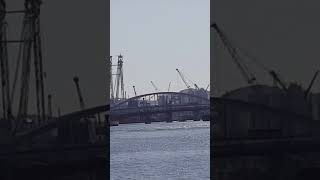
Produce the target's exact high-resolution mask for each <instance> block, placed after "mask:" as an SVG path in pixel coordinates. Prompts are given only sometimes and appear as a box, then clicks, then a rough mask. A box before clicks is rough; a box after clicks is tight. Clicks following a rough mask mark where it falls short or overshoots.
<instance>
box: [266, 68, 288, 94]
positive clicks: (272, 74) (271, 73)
mask: <svg viewBox="0 0 320 180" xmlns="http://www.w3.org/2000/svg"><path fill="white" fill-rule="evenodd" d="M269 74H270V75H271V76H272V78H273V79H274V80H275V81H276V82H277V83H278V84H280V86H281V87H282V89H283V90H285V91H287V90H288V88H287V86H286V84H285V83H284V82H283V81H282V80H281V79H280V77H279V75H278V74H277V73H276V72H275V71H273V70H271V71H269Z"/></svg>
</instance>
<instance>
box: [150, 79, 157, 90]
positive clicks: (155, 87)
mask: <svg viewBox="0 0 320 180" xmlns="http://www.w3.org/2000/svg"><path fill="white" fill-rule="evenodd" d="M150 82H151V84H152V86H153V87H154V89H155V91H156V92H159V89H158V87H157V86H156V85H155V84H154V83H153V82H152V81H150Z"/></svg>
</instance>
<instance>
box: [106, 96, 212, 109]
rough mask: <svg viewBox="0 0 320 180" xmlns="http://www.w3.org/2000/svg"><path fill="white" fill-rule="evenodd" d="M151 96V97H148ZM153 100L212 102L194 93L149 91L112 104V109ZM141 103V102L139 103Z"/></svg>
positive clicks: (168, 102)
mask: <svg viewBox="0 0 320 180" xmlns="http://www.w3.org/2000/svg"><path fill="white" fill-rule="evenodd" d="M148 98H149V99H148ZM142 101H145V102H147V103H148V102H153V103H167V104H171V103H172V102H175V103H178V104H187V103H198V104H210V100H209V99H208V98H205V97H202V96H197V95H193V94H187V93H180V92H156V93H148V94H143V95H139V96H135V97H132V98H129V99H126V100H124V101H121V102H118V103H115V104H113V105H111V111H112V110H114V109H121V108H127V107H128V106H129V105H130V103H133V102H135V103H139V102H142ZM138 105H139V104H138Z"/></svg>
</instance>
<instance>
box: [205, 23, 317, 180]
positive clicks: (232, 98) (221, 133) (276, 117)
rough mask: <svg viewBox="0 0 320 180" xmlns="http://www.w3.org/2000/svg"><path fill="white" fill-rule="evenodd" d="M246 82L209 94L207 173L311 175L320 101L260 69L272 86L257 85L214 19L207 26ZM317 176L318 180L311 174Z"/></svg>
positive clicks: (223, 178) (225, 176) (222, 176)
mask: <svg viewBox="0 0 320 180" xmlns="http://www.w3.org/2000/svg"><path fill="white" fill-rule="evenodd" d="M211 28H212V30H213V31H214V33H215V35H217V38H218V39H220V42H222V44H224V46H225V49H226V50H227V52H228V53H229V54H230V55H231V57H232V59H233V60H234V62H235V63H236V65H237V66H238V68H239V70H240V72H241V74H242V76H243V78H244V80H245V82H246V83H247V86H244V87H241V88H238V89H234V90H232V91H229V92H226V93H224V94H223V95H221V96H219V97H218V96H211V98H210V101H211V102H210V103H211V107H210V108H211V127H213V128H211V142H210V143H211V162H212V166H211V172H213V173H212V175H211V176H212V177H213V178H214V179H216V180H233V179H237V180H242V179H243V180H251V179H252V180H253V179H260V180H264V179H265V180H270V179H279V180H282V179H283V180H285V179H292V180H294V179H314V178H312V177H319V174H318V172H319V170H320V166H319V164H320V133H319V132H320V131H319V129H320V118H319V115H320V114H319V110H320V106H319V103H320V101H319V100H320V99H319V94H318V93H313V92H312V91H311V89H312V86H313V84H314V82H315V80H316V79H317V76H318V73H319V71H317V72H315V74H314V76H313V78H312V79H311V81H310V83H309V85H308V87H307V88H302V86H301V85H299V84H297V83H286V82H285V81H284V80H283V78H281V76H280V75H279V73H278V72H275V71H274V70H271V69H266V68H265V67H264V69H265V70H266V71H267V74H268V75H270V77H271V78H272V79H273V85H265V84H258V83H257V82H256V79H257V78H256V76H255V75H254V74H253V73H251V71H250V69H249V68H248V67H247V66H246V65H245V64H244V61H243V58H244V57H243V56H240V53H239V49H237V48H236V47H235V46H234V45H233V44H232V43H231V41H230V39H229V38H228V36H227V35H226V34H225V32H224V31H223V30H222V28H221V27H219V26H218V25H217V24H216V23H214V24H212V25H211ZM316 179H318V178H316Z"/></svg>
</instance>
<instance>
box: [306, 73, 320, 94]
mask: <svg viewBox="0 0 320 180" xmlns="http://www.w3.org/2000/svg"><path fill="white" fill-rule="evenodd" d="M318 74H319V70H318V71H317V72H316V73H315V74H314V75H313V77H312V80H311V82H310V84H309V86H308V88H307V90H306V91H305V92H304V98H305V99H307V98H308V95H309V93H310V90H311V88H312V86H313V84H314V81H315V80H316V78H317V76H318Z"/></svg>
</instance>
